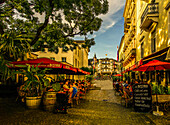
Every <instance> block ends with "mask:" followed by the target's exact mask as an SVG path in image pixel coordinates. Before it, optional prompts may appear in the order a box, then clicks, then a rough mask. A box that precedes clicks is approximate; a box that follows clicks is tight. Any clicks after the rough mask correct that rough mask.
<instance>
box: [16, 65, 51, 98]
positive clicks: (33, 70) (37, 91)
mask: <svg viewBox="0 0 170 125" xmlns="http://www.w3.org/2000/svg"><path fill="white" fill-rule="evenodd" d="M47 70H48V68H46V69H43V70H42V69H39V68H38V66H37V67H34V66H30V65H28V66H27V68H26V69H24V68H23V69H20V70H19V71H16V72H13V73H14V74H22V75H24V78H26V80H25V81H24V85H25V87H24V91H26V92H27V96H38V95H42V92H43V88H45V87H47V86H49V85H50V81H49V78H50V79H52V78H51V77H49V76H46V75H45V73H46V71H47Z"/></svg>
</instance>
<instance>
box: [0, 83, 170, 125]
mask: <svg viewBox="0 0 170 125" xmlns="http://www.w3.org/2000/svg"><path fill="white" fill-rule="evenodd" d="M94 84H95V86H96V89H93V90H89V91H88V92H87V94H86V96H85V97H84V98H83V99H82V100H81V101H80V104H79V105H74V106H73V107H72V108H69V109H68V113H67V114H61V113H57V114H53V113H50V112H45V111H43V110H28V109H26V108H25V107H24V106H23V105H21V104H16V103H14V101H15V99H13V98H11V99H4V98H3V99H2V98H0V124H1V125H11V124H20V125H27V124H43V125H52V124H54V125H58V124H62V125H69V124H74V125H75V124H77V125H146V124H148V125H168V124H169V119H170V118H169V117H168V116H161V117H158V116H153V115H152V114H151V113H138V112H134V110H133V108H125V107H124V106H121V105H120V96H115V95H114V90H113V87H112V82H111V81H109V80H105V81H104V80H103V81H94ZM100 88H101V89H100Z"/></svg>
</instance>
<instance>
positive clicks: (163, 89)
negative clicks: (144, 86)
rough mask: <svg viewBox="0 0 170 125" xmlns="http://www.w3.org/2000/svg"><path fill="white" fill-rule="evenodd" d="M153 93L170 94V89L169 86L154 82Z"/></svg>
mask: <svg viewBox="0 0 170 125" xmlns="http://www.w3.org/2000/svg"><path fill="white" fill-rule="evenodd" d="M151 87H152V94H156V93H157V94H170V93H169V91H170V90H168V87H165V86H162V85H157V84H152V83H151Z"/></svg>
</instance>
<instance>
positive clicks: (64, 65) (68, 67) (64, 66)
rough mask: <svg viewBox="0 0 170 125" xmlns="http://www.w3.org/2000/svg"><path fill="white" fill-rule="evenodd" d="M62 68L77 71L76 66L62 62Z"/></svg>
mask: <svg viewBox="0 0 170 125" xmlns="http://www.w3.org/2000/svg"><path fill="white" fill-rule="evenodd" d="M63 69H67V70H71V71H74V72H77V69H76V68H74V67H72V66H69V65H66V64H63Z"/></svg>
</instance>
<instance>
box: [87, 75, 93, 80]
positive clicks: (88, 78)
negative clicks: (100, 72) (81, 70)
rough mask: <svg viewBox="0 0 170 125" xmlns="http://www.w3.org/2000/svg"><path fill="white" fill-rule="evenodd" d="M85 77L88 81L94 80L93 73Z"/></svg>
mask: <svg viewBox="0 0 170 125" xmlns="http://www.w3.org/2000/svg"><path fill="white" fill-rule="evenodd" d="M85 79H86V80H87V81H92V80H93V75H86V76H85Z"/></svg>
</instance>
